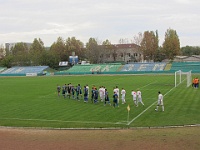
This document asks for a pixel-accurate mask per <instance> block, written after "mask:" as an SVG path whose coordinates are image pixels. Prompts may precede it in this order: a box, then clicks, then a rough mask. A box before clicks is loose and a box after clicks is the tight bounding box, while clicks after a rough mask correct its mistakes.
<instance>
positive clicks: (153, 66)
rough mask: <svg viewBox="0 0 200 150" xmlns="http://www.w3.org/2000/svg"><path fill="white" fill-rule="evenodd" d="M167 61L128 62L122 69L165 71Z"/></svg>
mask: <svg viewBox="0 0 200 150" xmlns="http://www.w3.org/2000/svg"><path fill="white" fill-rule="evenodd" d="M165 66H166V63H133V64H126V65H124V67H123V68H122V69H121V71H163V70H164V68H165Z"/></svg>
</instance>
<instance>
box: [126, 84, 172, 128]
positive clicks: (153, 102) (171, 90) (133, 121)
mask: <svg viewBox="0 0 200 150" xmlns="http://www.w3.org/2000/svg"><path fill="white" fill-rule="evenodd" d="M174 88H175V87H173V88H172V89H170V90H169V91H168V92H167V93H165V95H163V97H165V96H166V95H167V94H168V93H170V92H171V91H172V90H173V89H174ZM155 103H157V101H155V102H153V103H152V104H151V105H150V106H149V107H147V108H146V109H145V110H143V111H142V112H141V113H140V114H139V115H137V116H136V117H135V118H133V119H132V120H131V121H129V122H128V123H127V124H126V125H130V124H131V123H132V122H134V121H135V120H136V119H137V118H139V117H140V116H141V115H142V114H144V113H145V112H146V111H147V110H148V109H149V108H151V107H152V106H153V105H155Z"/></svg>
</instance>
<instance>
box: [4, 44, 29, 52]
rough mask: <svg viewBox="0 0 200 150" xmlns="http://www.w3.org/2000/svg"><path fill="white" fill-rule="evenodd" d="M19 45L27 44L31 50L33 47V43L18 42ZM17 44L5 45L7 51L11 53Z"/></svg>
mask: <svg viewBox="0 0 200 150" xmlns="http://www.w3.org/2000/svg"><path fill="white" fill-rule="evenodd" d="M17 43H24V44H26V45H27V47H28V49H30V47H31V45H32V43H26V42H17ZM17 43H5V49H6V50H7V51H10V50H11V49H12V48H13V47H15V45H16V44H17Z"/></svg>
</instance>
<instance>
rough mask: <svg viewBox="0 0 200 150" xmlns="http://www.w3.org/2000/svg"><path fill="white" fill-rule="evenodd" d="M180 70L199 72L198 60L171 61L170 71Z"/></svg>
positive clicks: (199, 63) (199, 64)
mask: <svg viewBox="0 0 200 150" xmlns="http://www.w3.org/2000/svg"><path fill="white" fill-rule="evenodd" d="M178 70H182V71H184V72H188V71H190V70H191V71H192V72H193V73H199V72H200V62H173V63H172V66H171V69H170V71H178Z"/></svg>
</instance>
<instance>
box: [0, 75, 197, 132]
mask: <svg viewBox="0 0 200 150" xmlns="http://www.w3.org/2000/svg"><path fill="white" fill-rule="evenodd" d="M0 83H1V84H0V89H1V90H0V97H1V99H0V126H17V127H50V128H51V127H52V128H131V127H162V126H182V125H193V124H200V116H199V113H200V109H199V106H200V100H199V97H200V92H199V89H193V88H192V87H188V88H187V87H186V81H183V83H181V84H180V85H178V87H176V88H175V87H174V75H107V76H106V75H88V76H50V77H46V76H44V77H18V78H16V77H1V78H0ZM65 83H66V84H68V83H72V84H73V85H77V84H81V86H82V88H83V86H84V85H86V84H88V85H89V87H90V90H91V87H92V85H95V86H96V87H99V86H105V87H106V88H107V89H108V92H109V97H110V100H111V101H112V95H113V87H115V86H116V85H117V86H118V87H119V89H120V90H121V88H124V89H125V90H126V102H127V103H126V104H123V105H122V104H121V99H120V103H119V107H117V108H113V107H111V106H109V105H106V106H104V103H102V102H99V103H98V104H92V103H91V102H90V101H89V102H88V103H84V102H83V99H81V100H80V101H77V100H73V99H68V98H66V99H64V98H63V97H60V98H59V97H58V96H57V93H56V87H57V84H59V85H60V86H62V85H64V84H65ZM137 89H140V90H141V92H142V98H143V102H144V104H145V106H144V107H143V106H142V105H141V104H140V105H139V106H138V107H135V106H134V103H133V100H132V96H131V91H132V90H137ZM158 91H161V92H162V94H163V95H164V105H165V111H164V112H161V108H160V110H159V111H158V112H156V111H155V107H156V104H157V94H158ZM90 95H91V94H90ZM128 105H130V112H129V116H128V111H127V106H128Z"/></svg>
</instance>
